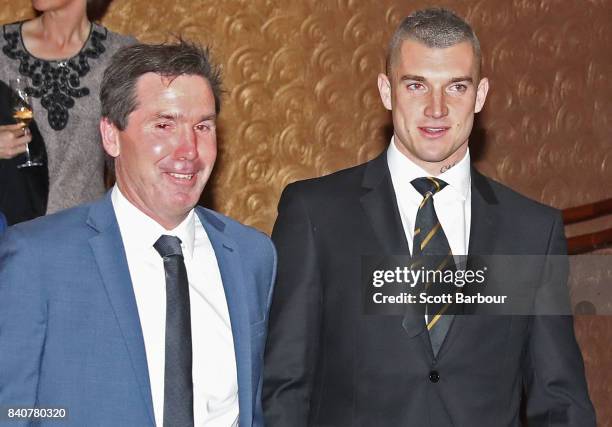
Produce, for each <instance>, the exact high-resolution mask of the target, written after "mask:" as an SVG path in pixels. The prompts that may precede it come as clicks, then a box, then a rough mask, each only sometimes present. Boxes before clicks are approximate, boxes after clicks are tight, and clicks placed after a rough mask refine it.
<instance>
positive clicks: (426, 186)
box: [411, 176, 448, 197]
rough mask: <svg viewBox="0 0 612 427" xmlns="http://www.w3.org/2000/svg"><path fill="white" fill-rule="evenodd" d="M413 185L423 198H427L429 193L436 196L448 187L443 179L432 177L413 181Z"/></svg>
mask: <svg viewBox="0 0 612 427" xmlns="http://www.w3.org/2000/svg"><path fill="white" fill-rule="evenodd" d="M411 184H412V186H413V187H414V188H416V190H417V191H418V192H419V193H421V196H423V197H425V195H426V194H427V193H431V194H432V195H434V194H436V193H437V192H438V191H440V190H442V189H443V188H444V187H446V186H447V185H448V184H447V183H446V182H444V181H442V180H441V179H438V178H433V177H431V176H428V177H422V178H416V179H413V180H412V182H411Z"/></svg>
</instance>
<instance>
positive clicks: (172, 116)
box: [153, 112, 178, 120]
mask: <svg viewBox="0 0 612 427" xmlns="http://www.w3.org/2000/svg"><path fill="white" fill-rule="evenodd" d="M177 118H178V115H177V114H172V113H163V112H161V113H155V115H154V116H153V119H165V120H176V119H177Z"/></svg>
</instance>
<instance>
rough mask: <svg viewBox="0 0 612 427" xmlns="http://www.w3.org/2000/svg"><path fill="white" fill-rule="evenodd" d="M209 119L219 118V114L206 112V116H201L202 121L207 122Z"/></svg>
mask: <svg viewBox="0 0 612 427" xmlns="http://www.w3.org/2000/svg"><path fill="white" fill-rule="evenodd" d="M208 120H217V114H216V113H211V114H206V115H205V116H202V117H200V120H199V121H200V122H205V121H208Z"/></svg>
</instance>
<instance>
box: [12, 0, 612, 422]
mask: <svg viewBox="0 0 612 427" xmlns="http://www.w3.org/2000/svg"><path fill="white" fill-rule="evenodd" d="M152 4H155V5H159V6H158V7H152V6H151V5H152ZM431 4H432V3H430V2H425V1H393V0H370V1H366V0H360V1H357V0H291V1H287V0H225V1H223V0H217V1H210V0H173V1H165V2H151V1H147V0H115V1H114V3H113V4H112V5H111V7H110V9H109V11H108V13H107V15H106V16H105V18H104V19H103V23H104V24H105V25H107V26H108V27H109V28H111V29H113V30H115V31H118V32H123V33H131V34H134V35H135V36H137V37H138V38H139V39H140V40H142V41H147V42H153V41H156V42H157V41H163V40H166V39H168V37H169V34H180V35H182V36H184V37H186V38H190V39H195V40H199V41H201V42H204V43H207V44H211V45H212V47H213V53H214V54H215V57H216V59H217V61H218V62H219V63H221V64H222V65H223V67H224V74H225V88H226V90H227V95H226V97H225V105H224V108H223V111H222V114H221V117H222V119H221V122H220V155H219V160H218V164H217V167H216V172H215V175H214V178H213V181H212V183H211V184H210V185H209V188H208V196H207V201H208V204H211V205H212V206H213V207H214V208H216V209H217V210H220V211H221V212H224V213H226V214H229V215H231V216H233V217H235V218H237V219H239V220H242V221H244V222H246V223H248V224H251V225H254V226H255V227H258V228H260V229H262V230H264V231H266V232H269V231H270V230H271V228H272V224H273V222H274V219H275V217H276V204H277V201H278V198H279V195H280V192H281V191H282V189H283V188H284V186H285V185H286V184H287V183H289V182H291V181H294V180H297V179H302V178H307V177H314V176H318V175H322V174H325V173H329V172H332V171H335V170H337V169H340V168H344V167H347V166H351V165H355V164H358V163H361V162H363V161H365V160H368V159H370V158H372V157H373V156H375V155H376V154H377V153H379V152H380V151H381V150H382V149H383V148H384V146H385V145H386V143H387V139H388V136H389V132H390V127H389V125H390V117H389V115H388V113H387V112H386V111H385V110H384V109H383V107H382V106H381V104H380V102H379V99H378V93H377V89H376V75H377V74H378V72H380V71H381V70H382V69H383V63H384V48H385V46H386V43H387V40H388V39H389V36H390V34H391V32H392V30H393V28H394V27H395V25H396V24H397V23H398V22H399V20H400V19H401V17H403V16H404V15H405V14H407V13H409V12H410V11H412V10H414V9H416V8H419V7H424V6H429V5H431ZM0 5H1V6H2V8H0V20H1V21H2V22H8V21H13V20H16V19H19V18H24V17H28V16H31V15H32V12H31V10H30V9H29V2H27V1H25V0H20V1H17V0H10V1H9V0H2V1H0ZM436 5H440V6H447V7H450V8H452V9H454V10H456V11H457V12H459V13H460V14H461V15H463V16H465V17H466V18H467V19H468V20H469V21H470V22H471V23H472V24H473V26H474V27H475V29H476V31H477V33H478V34H479V37H480V39H481V44H482V49H483V52H484V68H483V72H484V74H485V75H486V76H488V77H489V78H490V80H491V90H490V95H489V99H488V102H487V105H486V106H485V110H484V112H483V113H482V114H481V116H480V118H479V119H478V125H477V129H476V130H475V132H474V137H473V141H472V145H473V148H472V149H473V154H474V155H475V157H476V160H477V165H478V166H479V167H480V169H481V170H482V171H483V172H485V173H487V174H488V175H490V176H492V177H493V178H496V179H498V180H500V181H502V182H504V183H506V184H508V185H510V186H511V187H513V188H515V189H517V190H518V191H520V192H522V193H524V194H526V195H528V196H530V197H532V198H535V199H537V200H540V201H543V202H545V203H548V204H552V205H553V206H556V207H559V208H564V207H568V206H573V205H578V204H582V203H587V202H591V201H596V200H599V199H602V198H605V197H612V186H611V185H610V183H611V182H612V167H611V165H612V145H611V144H610V135H612V108H611V103H612V102H611V100H612V85H611V84H610V80H609V79H610V77H609V76H610V75H611V71H612V69H611V56H610V46H612V30H610V25H609V17H610V13H611V12H612V7H611V4H610V1H609V0H537V1H536V0H531V1H528V0H501V1H500V0H480V1H476V0H474V1H459V0H455V1H451V0H446V1H444V0H442V1H438V2H436ZM576 326H577V332H578V337H579V340H580V342H581V345H582V347H583V349H584V354H585V359H586V365H587V371H588V375H589V385H590V388H591V393H592V397H593V399H594V401H595V402H596V406H597V409H598V413H599V417H600V425H601V426H612V408H611V405H610V404H609V396H610V395H612V372H611V370H612V367H611V366H610V363H611V362H610V360H612V344H611V343H612V321H611V319H610V318H607V319H602V318H591V319H589V318H580V319H577V325H576ZM551 357H555V356H554V355H551Z"/></svg>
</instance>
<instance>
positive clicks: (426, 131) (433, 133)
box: [419, 126, 450, 138]
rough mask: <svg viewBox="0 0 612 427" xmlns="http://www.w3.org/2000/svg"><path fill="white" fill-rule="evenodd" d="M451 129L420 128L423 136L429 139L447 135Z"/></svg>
mask: <svg viewBox="0 0 612 427" xmlns="http://www.w3.org/2000/svg"><path fill="white" fill-rule="evenodd" d="M449 129H450V128H449V127H448V126H439V127H430V126H419V131H421V134H422V135H424V136H426V137H428V138H438V137H440V136H442V135H444V134H445V133H446V131H448V130H449Z"/></svg>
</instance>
